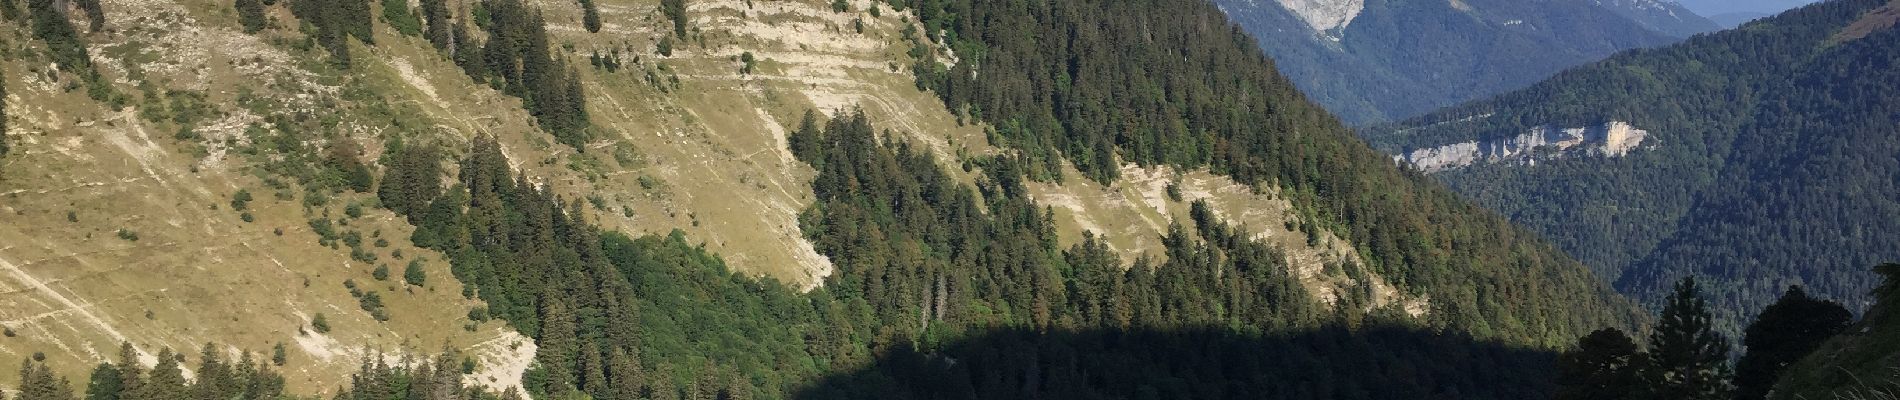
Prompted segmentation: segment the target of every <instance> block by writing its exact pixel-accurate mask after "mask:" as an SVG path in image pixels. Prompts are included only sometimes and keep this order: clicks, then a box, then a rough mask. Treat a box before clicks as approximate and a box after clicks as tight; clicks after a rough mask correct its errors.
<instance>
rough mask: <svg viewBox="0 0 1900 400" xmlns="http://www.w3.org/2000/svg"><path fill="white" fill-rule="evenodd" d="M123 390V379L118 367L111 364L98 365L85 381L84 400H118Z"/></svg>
mask: <svg viewBox="0 0 1900 400" xmlns="http://www.w3.org/2000/svg"><path fill="white" fill-rule="evenodd" d="M124 390H125V379H124V378H122V377H120V375H119V367H117V366H113V365H112V364H111V363H99V366H98V367H95V368H93V369H92V376H91V377H90V378H88V379H87V380H86V400H119V399H120V398H121V397H123V396H121V395H120V394H121V393H123V392H124Z"/></svg>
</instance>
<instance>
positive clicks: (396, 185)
mask: <svg viewBox="0 0 1900 400" xmlns="http://www.w3.org/2000/svg"><path fill="white" fill-rule="evenodd" d="M439 154H440V152H439V151H437V150H436V148H435V147H432V146H418V145H410V146H403V147H402V148H400V149H397V150H396V151H395V153H394V154H390V155H388V156H387V159H386V160H384V161H383V165H385V166H386V168H387V171H385V172H384V173H383V181H382V184H381V185H379V186H377V188H376V198H377V199H378V200H381V201H382V204H383V207H386V208H389V210H390V211H395V212H396V214H398V215H403V216H407V217H409V221H410V222H411V223H415V222H417V221H420V220H421V219H420V218H421V217H422V212H423V211H425V210H426V209H427V208H428V207H429V203H431V202H434V201H435V197H436V196H439V195H441V193H442V163H441V160H440V159H439V157H440V156H439Z"/></svg>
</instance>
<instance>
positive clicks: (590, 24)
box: [581, 0, 600, 33]
mask: <svg viewBox="0 0 1900 400" xmlns="http://www.w3.org/2000/svg"><path fill="white" fill-rule="evenodd" d="M581 25H582V26H585V27H586V28H587V31H588V32H592V33H600V7H598V6H595V5H594V0H581Z"/></svg>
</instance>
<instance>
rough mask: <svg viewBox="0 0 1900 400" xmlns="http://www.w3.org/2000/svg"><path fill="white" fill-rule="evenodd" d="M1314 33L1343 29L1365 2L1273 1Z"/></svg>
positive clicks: (1360, 0)
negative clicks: (1303, 22)
mask: <svg viewBox="0 0 1900 400" xmlns="http://www.w3.org/2000/svg"><path fill="white" fill-rule="evenodd" d="M1274 1H1275V2H1278V3H1280V6H1281V7H1285V8H1286V9H1287V11H1292V12H1293V15H1295V16H1298V17H1299V18H1300V20H1301V21H1305V22H1306V26H1310V27H1312V28H1313V30H1315V31H1320V32H1326V31H1331V30H1334V29H1343V28H1345V27H1346V26H1347V25H1350V24H1352V20H1353V19H1354V18H1358V17H1359V12H1360V11H1364V10H1365V9H1366V0H1274Z"/></svg>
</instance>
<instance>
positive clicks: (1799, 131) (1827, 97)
mask: <svg viewBox="0 0 1900 400" xmlns="http://www.w3.org/2000/svg"><path fill="white" fill-rule="evenodd" d="M1897 20H1900V3H1892V2H1889V1H1887V0H1838V1H1829V2H1824V3H1820V4H1815V5H1811V6H1807V7H1803V8H1800V9H1796V10H1793V11H1789V12H1787V13H1783V14H1781V15H1778V16H1775V17H1772V18H1768V19H1764V20H1761V21H1759V22H1757V23H1754V24H1751V25H1749V28H1747V29H1740V30H1733V31H1724V32H1720V33H1715V34H1710V35H1704V36H1699V37H1696V38H1693V39H1690V40H1688V41H1686V42H1684V43H1682V44H1679V45H1675V46H1670V47H1665V48H1659V49H1649V50H1633V51H1629V52H1625V53H1622V54H1619V55H1617V56H1615V57H1612V58H1610V59H1608V60H1605V61H1603V62H1599V63H1593V64H1590V65H1587V66H1583V67H1578V68H1576V69H1572V70H1569V71H1565V72H1563V73H1561V74H1558V75H1557V76H1556V77H1554V78H1552V79H1550V80H1548V81H1545V82H1542V83H1539V84H1537V85H1534V86H1532V87H1530V88H1527V89H1524V90H1520V91H1516V92H1512V93H1508V94H1504V95H1501V96H1499V97H1496V98H1492V99H1488V100H1483V101H1477V102H1472V103H1468V104H1464V105H1460V106H1457V107H1451V108H1447V109H1445V110H1441V111H1438V112H1434V113H1432V114H1429V115H1425V116H1422V117H1418V118H1415V119H1411V120H1408V121H1406V122H1403V123H1398V124H1392V125H1385V126H1378V127H1373V128H1369V129H1366V130H1364V131H1363V132H1362V133H1363V135H1364V136H1365V137H1367V138H1368V139H1369V140H1370V141H1371V142H1373V143H1374V144H1375V146H1378V147H1380V148H1382V149H1384V150H1387V151H1389V152H1391V153H1393V154H1395V155H1396V156H1395V158H1396V159H1397V160H1398V161H1400V162H1401V163H1406V164H1410V165H1413V166H1414V167H1415V168H1418V169H1420V170H1422V171H1426V172H1430V173H1433V174H1434V175H1435V176H1437V177H1438V178H1439V180H1441V181H1443V182H1446V183H1448V184H1450V185H1451V186H1452V187H1453V188H1454V190H1458V191H1459V192H1461V193H1464V194H1465V195H1467V196H1469V197H1471V198H1473V199H1475V200H1477V201H1478V202H1480V203H1483V204H1486V205H1488V206H1490V207H1493V208H1495V209H1497V210H1498V211H1499V212H1502V213H1504V214H1506V215H1509V216H1511V218H1512V219H1513V220H1515V221H1517V222H1518V223H1521V224H1524V225H1526V226H1529V227H1531V228H1532V229H1535V230H1538V231H1540V232H1542V233H1544V234H1545V235H1548V236H1549V237H1551V238H1553V239H1554V240H1555V241H1556V242H1557V243H1559V245H1560V246H1563V247H1564V248H1565V249H1566V250H1567V251H1569V252H1570V253H1571V254H1574V255H1576V256H1577V257H1579V258H1580V259H1582V260H1584V261H1585V262H1586V263H1588V264H1590V265H1592V266H1593V267H1595V268H1597V270H1598V272H1599V274H1600V275H1603V276H1608V277H1617V278H1616V284H1617V286H1618V288H1619V289H1621V290H1623V291H1625V292H1626V293H1629V294H1631V295H1633V296H1635V297H1637V298H1638V300H1642V301H1655V300H1657V299H1659V298H1660V296H1661V295H1662V294H1663V293H1665V292H1666V290H1667V289H1668V285H1669V284H1670V283H1671V282H1674V281H1675V280H1676V279H1678V278H1680V277H1683V276H1689V275H1696V276H1701V277H1704V279H1703V281H1704V282H1705V283H1706V287H1707V288H1708V289H1709V290H1710V292H1711V294H1712V296H1713V298H1714V299H1713V304H1715V305H1717V311H1718V312H1717V314H1716V315H1717V316H1718V317H1719V318H1721V319H1723V320H1724V321H1725V322H1724V323H1725V324H1726V325H1727V326H1728V327H1729V328H1730V329H1731V330H1732V329H1734V328H1736V327H1737V326H1738V325H1736V324H1738V323H1739V322H1740V321H1745V320H1746V316H1747V315H1749V314H1750V313H1752V310H1756V309H1759V308H1760V307H1761V306H1762V305H1765V304H1767V302H1768V301H1772V300H1773V299H1774V297H1775V296H1776V295H1777V294H1778V293H1779V292H1780V291H1781V290H1782V289H1784V288H1786V287H1787V286H1788V285H1792V284H1801V285H1805V286H1807V287H1808V288H1809V290H1810V292H1811V293H1816V294H1817V296H1819V297H1823V298H1835V299H1844V300H1845V301H1844V303H1847V304H1849V305H1850V306H1852V307H1855V308H1864V307H1866V306H1867V303H1868V301H1867V300H1866V299H1867V298H1866V297H1865V296H1866V294H1867V293H1868V291H1869V290H1870V289H1872V288H1873V286H1872V285H1873V283H1874V282H1875V279H1874V278H1873V277H1872V276H1871V275H1870V274H1869V273H1868V272H1867V271H1868V268H1869V267H1871V266H1873V265H1875V264H1878V263H1882V262H1887V261H1890V260H1894V259H1900V251H1895V249H1894V248H1892V246H1890V245H1888V244H1889V243H1892V242H1894V241H1896V240H1900V236H1896V234H1895V233H1894V232H1900V226H1896V225H1895V224H1894V221H1900V214H1896V213H1895V210H1900V196H1896V193H1900V188H1896V187H1894V182H1895V179H1894V177H1895V176H1900V164H1895V163H1894V159H1893V157H1892V154H1894V152H1895V151H1900V150H1896V147H1895V146H1900V140H1895V138H1896V137H1900V130H1896V126H1900V125H1896V124H1895V123H1894V117H1895V116H1894V114H1893V112H1892V111H1893V110H1895V109H1900V103H1896V98H1895V97H1894V96H1893V95H1892V92H1893V90H1892V88H1895V87H1900V80H1896V78H1900V76H1896V74H1894V72H1893V71H1894V69H1893V68H1891V65H1893V64H1894V63H1895V62H1897V61H1900V59H1896V57H1895V55H1896V50H1897V48H1900V30H1896V29H1894V27H1893V26H1894V23H1895V21H1897Z"/></svg>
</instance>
